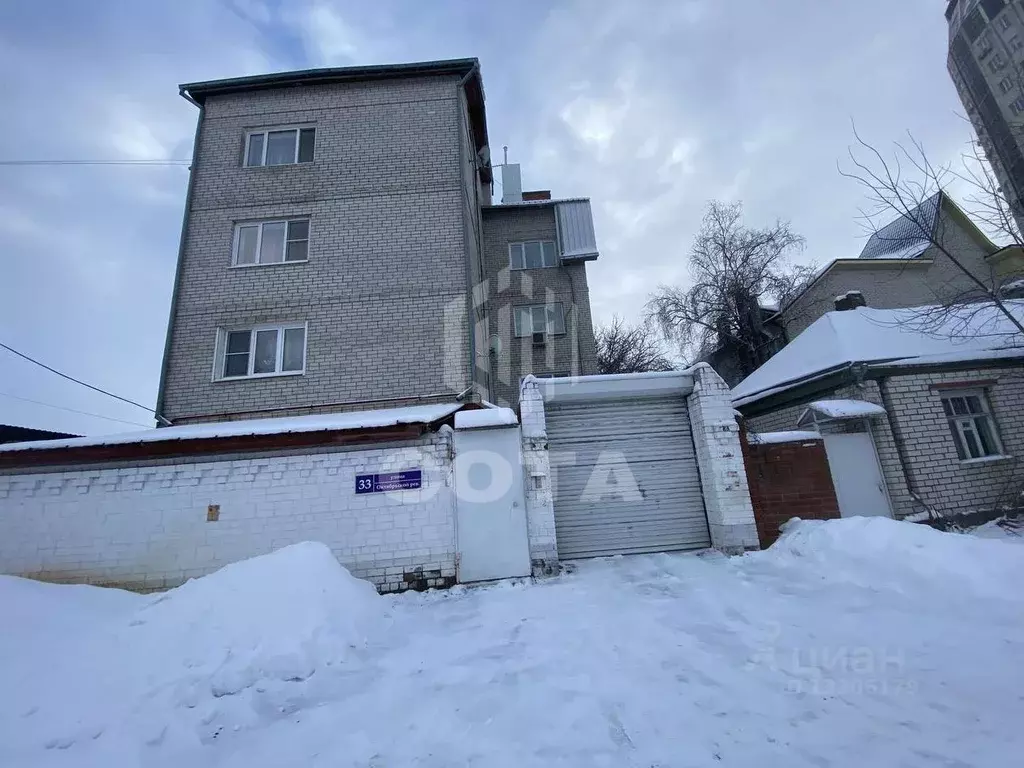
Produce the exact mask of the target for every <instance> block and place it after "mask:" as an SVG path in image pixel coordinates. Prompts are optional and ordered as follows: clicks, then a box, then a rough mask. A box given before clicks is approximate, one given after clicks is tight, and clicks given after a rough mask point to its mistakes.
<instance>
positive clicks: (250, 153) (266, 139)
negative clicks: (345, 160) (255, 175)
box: [245, 125, 316, 168]
mask: <svg viewBox="0 0 1024 768" xmlns="http://www.w3.org/2000/svg"><path fill="white" fill-rule="evenodd" d="M314 144H316V128H314V127H313V126H308V125H298V126H288V127H282V128H263V129H260V130H258V131H249V132H248V133H247V134H246V135H245V165H246V167H249V168H255V167H257V166H263V165H294V164H296V163H312V162H313V146H314Z"/></svg>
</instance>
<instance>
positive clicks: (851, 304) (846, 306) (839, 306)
mask: <svg viewBox="0 0 1024 768" xmlns="http://www.w3.org/2000/svg"><path fill="white" fill-rule="evenodd" d="M867 305H868V303H867V301H865V300H864V294H863V293H861V292H860V291H847V292H846V293H844V294H842V295H841V296H836V312H846V311H847V310H850V309H856V308H857V307H866V306H867Z"/></svg>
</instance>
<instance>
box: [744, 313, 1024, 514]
mask: <svg viewBox="0 0 1024 768" xmlns="http://www.w3.org/2000/svg"><path fill="white" fill-rule="evenodd" d="M1007 304H1008V306H1009V307H1010V308H1011V311H1012V312H1013V313H1014V314H1015V316H1016V317H1018V318H1024V302H1020V301H1011V302H1008V303H1007ZM732 394H733V404H734V406H735V407H736V408H738V409H739V411H740V412H741V413H742V414H743V416H744V417H745V418H746V425H747V427H748V429H749V430H750V431H751V432H755V433H760V432H776V431H779V430H792V429H808V428H812V429H817V430H818V431H819V432H820V433H821V434H822V435H823V436H824V439H825V446H826V450H827V451H828V452H829V458H830V462H831V465H832V473H833V478H834V479H835V480H836V492H837V495H838V496H839V501H840V507H841V508H843V514H844V515H846V514H860V513H862V512H861V510H859V509H858V508H857V503H859V502H858V499H860V498H865V497H862V496H861V495H860V494H861V493H862V492H867V491H870V490H871V489H870V486H871V484H872V481H871V479H870V472H868V475H865V476H864V477H859V478H858V477H854V476H853V475H852V474H850V473H851V472H853V466H854V464H857V463H858V462H857V461H855V460H854V459H856V457H854V456H851V455H850V454H848V453H840V450H843V451H845V450H847V449H848V448H849V445H846V442H847V441H850V440H855V438H854V437H852V436H853V435H859V436H861V437H860V438H856V439H861V442H862V445H863V446H866V448H865V450H866V451H869V452H870V454H871V455H870V456H866V455H865V456H864V458H865V464H864V469H865V470H870V465H872V464H874V466H876V467H877V468H880V479H879V483H880V484H882V485H884V488H882V489H880V490H881V491H883V493H882V497H883V501H884V505H885V507H886V509H885V510H884V512H882V513H889V514H892V515H893V516H895V517H898V518H902V517H906V516H908V515H912V514H919V513H930V514H933V515H940V516H941V515H949V514H952V513H956V512H966V511H985V510H989V509H993V508H999V507H1004V506H1006V507H1015V506H1021V505H1024V499H1022V498H1021V497H1020V493H1021V491H1022V490H1024V464H1022V461H1024V338H1021V336H1020V334H1019V332H1017V331H1016V329H1015V328H1014V327H1013V326H1012V324H1010V323H1009V321H1008V320H1007V319H1006V318H1005V316H1004V315H1002V314H1001V313H1000V312H999V311H998V310H997V309H996V308H995V307H992V306H987V307H984V308H972V309H971V310H969V311H964V312H961V313H955V314H954V315H952V316H950V317H949V318H947V320H946V321H944V322H942V323H940V324H935V323H930V322H927V321H925V319H924V315H923V314H922V311H921V310H920V309H901V310H878V309H874V308H866V307H859V308H856V309H852V310H849V311H843V312H838V311H836V312H829V313H827V314H826V315H825V316H823V317H821V318H819V319H818V320H817V321H815V322H814V323H813V324H812V325H811V326H810V327H809V328H808V329H807V330H806V331H805V332H804V333H803V334H801V335H800V336H799V337H798V338H797V339H795V340H794V341H793V342H792V343H791V344H789V345H788V346H787V347H786V348H785V349H783V350H782V351H781V352H780V353H779V354H778V355H776V356H775V357H773V358H772V359H771V360H769V361H768V362H767V363H765V364H764V365H763V366H761V367H760V368H759V369H758V370H757V371H755V372H754V373H753V374H751V375H750V376H748V377H747V378H746V379H745V380H744V381H743V382H741V383H740V384H739V386H737V387H736V388H734V389H733V393H732ZM833 435H839V436H843V437H840V438H834V439H833V443H835V445H834V446H830V445H829V443H830V436H833ZM840 443H843V444H842V445H840ZM833 447H835V449H836V450H835V452H834V451H833V450H832V448H833ZM858 466H859V464H858ZM844 483H845V485H846V488H845V489H844V487H843V486H844ZM844 493H845V495H846V496H847V498H846V499H845V501H846V502H847V503H846V504H845V506H844ZM865 513H870V512H865ZM875 513H879V512H877V511H876V512H875Z"/></svg>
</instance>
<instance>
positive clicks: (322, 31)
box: [292, 0, 363, 66]
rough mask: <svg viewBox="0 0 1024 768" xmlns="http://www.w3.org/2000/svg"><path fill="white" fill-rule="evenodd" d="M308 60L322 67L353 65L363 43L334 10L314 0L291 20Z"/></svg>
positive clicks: (299, 9)
mask: <svg viewBox="0 0 1024 768" xmlns="http://www.w3.org/2000/svg"><path fill="white" fill-rule="evenodd" d="M292 19H293V24H294V25H295V27H296V29H297V30H298V32H299V35H300V37H301V39H302V43H303V46H304V48H305V50H306V54H307V56H308V57H309V58H310V59H312V60H313V61H315V62H317V63H318V64H320V65H322V66H338V65H345V64H352V63H356V60H357V59H358V58H359V57H360V55H361V54H362V43H363V40H362V38H361V36H360V35H359V33H358V32H357V31H356V30H355V29H354V28H353V27H352V26H351V25H350V24H349V23H348V22H347V21H346V20H345V18H344V16H343V15H342V14H341V12H340V11H339V10H338V9H337V7H336V6H334V5H331V4H328V3H326V2H322V1H321V0H316V1H315V2H313V3H310V4H308V5H306V6H303V7H299V8H298V10H296V11H295V12H294V15H293V16H292Z"/></svg>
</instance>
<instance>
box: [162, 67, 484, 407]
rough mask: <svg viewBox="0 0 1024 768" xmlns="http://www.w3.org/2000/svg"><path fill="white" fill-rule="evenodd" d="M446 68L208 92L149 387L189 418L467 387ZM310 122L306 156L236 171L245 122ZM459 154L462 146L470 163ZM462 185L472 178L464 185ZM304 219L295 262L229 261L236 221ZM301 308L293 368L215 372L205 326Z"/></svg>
mask: <svg viewBox="0 0 1024 768" xmlns="http://www.w3.org/2000/svg"><path fill="white" fill-rule="evenodd" d="M457 83H458V80H457V78H455V77H436V78H419V79H410V80H399V81H388V82H374V83H362V84H342V85H322V86H321V85H318V86H306V87H302V88H281V89H275V90H268V91H259V92H253V93H248V94H232V95H227V96H217V97H211V98H210V99H209V100H208V102H207V106H206V110H205V116H204V118H203V124H202V126H201V130H200V137H199V151H198V154H197V159H196V167H195V179H194V194H193V197H192V201H191V208H190V210H189V212H188V216H189V227H188V236H187V238H186V241H185V244H184V254H183V259H182V264H181V279H180V284H179V294H178V301H177V306H176V311H175V314H174V317H173V319H172V321H173V327H172V334H171V337H170V345H169V349H168V352H167V354H168V359H167V370H166V376H165V382H164V387H163V392H162V408H163V412H164V414H165V415H166V416H167V417H169V418H170V419H172V420H175V421H178V422H187V421H189V420H195V419H196V418H202V419H204V420H216V419H218V418H223V417H226V415H227V414H231V413H241V414H242V415H248V416H256V415H266V414H265V413H264V409H267V408H279V407H284V408H289V409H296V408H298V409H300V410H304V411H305V412H311V411H317V410H323V409H328V410H334V409H337V408H338V407H339V406H338V405H336V404H338V403H346V402H350V401H355V402H359V403H365V402H366V401H371V402H373V401H395V400H399V399H401V398H408V397H419V396H423V395H430V394H443V393H449V394H454V393H455V392H458V391H461V390H462V389H464V388H465V387H466V386H468V385H469V381H470V373H469V371H470V350H469V345H468V337H469V327H468V323H467V312H468V305H467V302H466V295H467V275H466V266H465V264H466V262H465V259H466V258H467V256H466V254H467V239H468V238H471V237H472V228H471V227H470V228H468V229H467V227H466V226H464V224H465V222H464V217H465V211H466V210H468V208H469V206H470V203H469V202H467V201H466V199H465V198H466V194H467V193H466V191H465V174H463V173H460V168H459V157H460V152H459V141H460V138H459V136H460V130H459V123H460V114H461V113H462V111H463V108H464V105H462V104H461V102H460V99H459V90H458V86H457ZM294 123H312V124H315V125H316V130H317V133H316V154H315V161H314V162H313V163H311V164H303V165H293V166H281V167H273V168H243V167H242V153H243V146H244V137H245V131H246V130H248V129H253V128H259V127H268V126H274V125H281V124H294ZM471 160H472V158H471V157H469V158H467V162H471ZM473 186H474V187H475V184H473ZM293 215H296V216H297V215H303V216H309V217H310V220H311V223H310V244H309V261H308V263H300V264H282V265H270V266H260V267H248V268H241V269H233V268H231V258H232V254H231V249H232V238H233V231H234V224H235V222H237V221H240V220H247V219H259V218H268V217H278V216H293ZM277 321H307V322H308V323H309V332H308V339H307V358H306V373H305V374H304V375H302V376H289V377H280V378H264V379H253V380H248V381H246V380H239V381H224V382H214V381H213V380H212V373H213V366H214V352H215V350H214V343H215V337H216V330H217V328H218V327H225V326H231V325H245V324H249V323H270V322H277Z"/></svg>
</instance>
